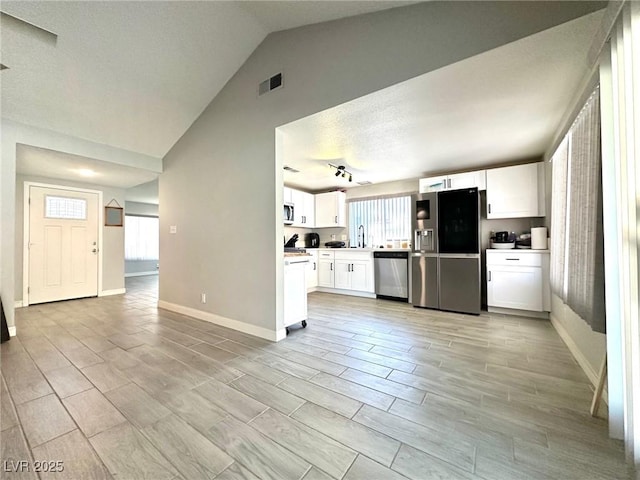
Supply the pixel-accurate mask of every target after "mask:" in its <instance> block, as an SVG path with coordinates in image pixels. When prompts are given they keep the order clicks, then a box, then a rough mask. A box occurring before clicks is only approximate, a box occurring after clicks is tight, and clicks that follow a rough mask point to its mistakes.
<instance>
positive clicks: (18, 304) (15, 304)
mask: <svg viewBox="0 0 640 480" xmlns="http://www.w3.org/2000/svg"><path fill="white" fill-rule="evenodd" d="M22 305H23V303H22V300H16V301H15V303H14V304H13V308H22Z"/></svg>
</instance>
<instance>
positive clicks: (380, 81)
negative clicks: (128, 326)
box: [160, 2, 602, 339]
mask: <svg viewBox="0 0 640 480" xmlns="http://www.w3.org/2000/svg"><path fill="white" fill-rule="evenodd" d="M601 6H602V5H601V4H596V5H594V4H590V3H584V2H567V3H558V2H548V3H547V2H544V3H539V2H531V3H527V4H526V7H523V4H522V3H521V2H426V3H422V4H418V5H415V6H410V7H405V8H397V9H392V10H387V11H384V12H379V13H374V14H369V15H361V16H357V17H351V18H348V19H343V20H337V21H334V22H327V23H321V24H316V25H311V26H307V27H301V28H297V29H292V30H287V31H284V32H278V33H275V34H272V35H270V36H268V37H267V38H266V39H265V41H264V42H263V43H262V44H261V45H260V46H259V47H258V48H257V49H256V50H255V51H254V53H253V54H252V55H251V57H250V58H249V59H248V60H247V61H246V63H245V64H244V65H243V66H242V67H241V68H240V69H239V71H238V72H237V73H236V74H235V75H234V77H233V78H231V80H229V82H228V83H227V85H226V86H225V87H224V88H223V89H222V91H221V92H220V93H219V94H218V96H217V97H216V98H215V99H214V100H213V101H212V102H211V103H210V104H209V106H208V107H207V108H206V109H205V110H204V111H203V113H202V115H201V116H200V117H199V118H198V119H197V120H196V121H195V122H194V124H193V125H192V126H191V128H190V129H189V130H188V131H187V132H186V133H185V134H184V136H183V137H182V138H181V139H180V140H179V141H178V142H177V143H176V145H175V146H174V147H173V148H172V149H171V151H170V152H169V153H168V154H167V155H166V157H165V158H164V172H163V174H162V176H161V178H160V260H161V264H162V269H161V273H160V304H161V306H163V307H165V308H173V309H176V310H180V311H182V312H185V313H189V314H191V315H198V316H200V317H202V318H207V319H209V320H212V321H216V322H219V323H223V324H225V325H228V326H232V327H233V328H237V329H241V330H244V331H247V332H251V333H254V334H256V335H261V336H264V337H266V338H271V339H276V338H282V337H283V336H284V332H283V330H284V329H283V328H282V309H281V304H282V272H283V264H282V238H283V233H284V226H283V225H282V218H281V208H282V195H283V193H282V189H283V180H282V158H281V154H282V152H281V150H280V148H278V151H277V149H276V145H277V146H278V147H280V146H281V142H280V141H279V140H278V139H277V136H276V132H275V129H276V127H278V126H280V125H284V124H286V123H289V122H292V121H294V120H297V119H300V118H302V117H305V116H307V115H310V114H313V113H317V112H319V111H321V110H324V109H327V108H330V107H333V106H336V105H338V104H341V103H344V102H347V101H349V100H352V99H354V98H357V97H360V96H363V95H366V94H368V93H371V92H374V91H377V90H379V89H382V88H385V87H388V86H391V85H394V84H396V83H399V82H402V81H404V80H407V79H410V78H413V77H415V76H417V75H421V74H424V73H426V72H429V71H433V70H435V69H437V68H440V67H443V66H446V65H449V64H451V63H454V62H457V61H459V60H462V59H464V58H468V57H470V56H473V55H475V54H478V53H481V52H484V51H487V50H489V49H492V48H496V47H498V46H500V45H503V44H506V43H509V42H511V41H514V40H516V39H519V38H523V37H525V36H528V35H531V34H533V33H535V32H538V31H541V30H544V29H546V28H549V27H551V26H553V25H557V24H559V23H562V22H564V21H567V20H569V19H571V18H575V17H577V16H580V15H584V14H586V13H589V12H590V11H593V10H595V9H597V8H600V7H601ZM278 72H282V73H283V80H284V81H283V84H284V87H283V88H281V89H278V90H276V91H274V92H271V93H269V94H266V95H264V96H261V97H258V96H257V88H258V84H259V83H260V82H261V81H263V80H265V79H266V78H269V77H270V76H271V75H273V74H275V73H278ZM170 226H176V227H177V233H176V234H170V233H169V227H170ZM201 293H206V294H207V298H208V299H209V301H208V303H207V304H201V303H200V302H199V299H200V294H201Z"/></svg>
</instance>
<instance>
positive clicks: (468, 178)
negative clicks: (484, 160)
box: [418, 170, 486, 193]
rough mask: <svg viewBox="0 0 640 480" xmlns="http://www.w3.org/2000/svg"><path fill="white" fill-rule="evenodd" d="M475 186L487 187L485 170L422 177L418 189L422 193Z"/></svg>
mask: <svg viewBox="0 0 640 480" xmlns="http://www.w3.org/2000/svg"><path fill="white" fill-rule="evenodd" d="M473 187H478V190H485V189H486V177H485V170H476V171H474V172H465V173H454V174H451V175H440V176H438V177H429V178H422V179H420V180H419V182H418V189H419V190H420V193H429V192H440V191H442V190H459V189H461V188H473Z"/></svg>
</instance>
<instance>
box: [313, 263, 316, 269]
mask: <svg viewBox="0 0 640 480" xmlns="http://www.w3.org/2000/svg"><path fill="white" fill-rule="evenodd" d="M313 269H314V270H315V269H316V262H313Z"/></svg>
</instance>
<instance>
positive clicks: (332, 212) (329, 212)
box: [315, 192, 347, 228]
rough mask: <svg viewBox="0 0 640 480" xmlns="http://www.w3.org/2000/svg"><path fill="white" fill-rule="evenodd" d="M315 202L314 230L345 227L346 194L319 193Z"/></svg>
mask: <svg viewBox="0 0 640 480" xmlns="http://www.w3.org/2000/svg"><path fill="white" fill-rule="evenodd" d="M315 200H316V218H315V226H316V228H323V227H346V217H347V215H346V212H345V209H346V194H345V193H344V192H329V193H319V194H317V195H315Z"/></svg>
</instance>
